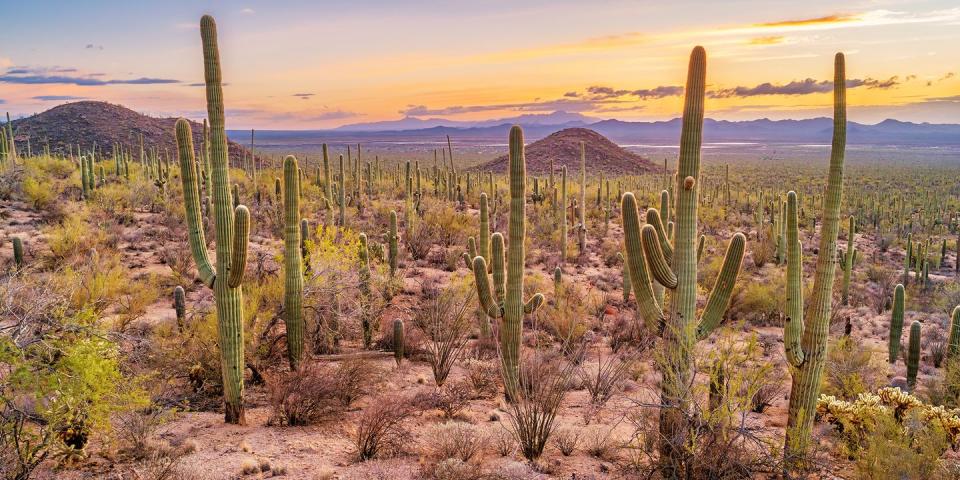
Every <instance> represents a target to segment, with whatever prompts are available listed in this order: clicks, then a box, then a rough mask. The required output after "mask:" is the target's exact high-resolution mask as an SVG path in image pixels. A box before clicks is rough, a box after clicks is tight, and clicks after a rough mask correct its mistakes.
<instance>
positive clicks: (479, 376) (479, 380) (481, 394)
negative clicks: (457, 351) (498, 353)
mask: <svg viewBox="0 0 960 480" xmlns="http://www.w3.org/2000/svg"><path fill="white" fill-rule="evenodd" d="M463 366H464V368H465V369H466V371H467V381H468V382H470V386H471V387H473V392H474V395H475V396H476V397H477V398H487V397H492V396H494V395H496V394H497V392H498V391H499V389H500V367H499V365H497V364H496V363H494V362H490V361H484V360H477V359H468V360H467V361H465V362H464V364H463Z"/></svg>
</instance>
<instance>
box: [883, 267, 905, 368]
mask: <svg viewBox="0 0 960 480" xmlns="http://www.w3.org/2000/svg"><path fill="white" fill-rule="evenodd" d="M903 290H904V289H903V284H897V286H896V288H894V289H893V311H892V312H891V315H890V339H889V343H888V345H887V353H888V356H887V361H889V362H890V364H891V365H892V364H894V363H897V354H899V353H900V337H901V336H902V335H903V301H904V298H903V293H904V291H903Z"/></svg>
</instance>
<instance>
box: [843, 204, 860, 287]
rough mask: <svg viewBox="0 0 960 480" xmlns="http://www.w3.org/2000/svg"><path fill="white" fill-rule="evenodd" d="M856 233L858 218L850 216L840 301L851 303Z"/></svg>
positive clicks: (855, 256)
mask: <svg viewBox="0 0 960 480" xmlns="http://www.w3.org/2000/svg"><path fill="white" fill-rule="evenodd" d="M855 233H856V219H854V217H853V216H852V215H851V216H850V228H849V230H847V251H846V253H845V254H844V255H843V285H842V290H841V293H840V302H841V303H843V304H844V305H849V304H850V274H851V273H852V272H853V262H854V261H855V260H856V258H857V249H856V247H854V246H853V236H854V234H855Z"/></svg>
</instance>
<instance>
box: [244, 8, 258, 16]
mask: <svg viewBox="0 0 960 480" xmlns="http://www.w3.org/2000/svg"><path fill="white" fill-rule="evenodd" d="M240 13H242V14H244V15H253V14H254V13H257V12H256V11H255V10H254V9H252V8H244V9H242V10H240Z"/></svg>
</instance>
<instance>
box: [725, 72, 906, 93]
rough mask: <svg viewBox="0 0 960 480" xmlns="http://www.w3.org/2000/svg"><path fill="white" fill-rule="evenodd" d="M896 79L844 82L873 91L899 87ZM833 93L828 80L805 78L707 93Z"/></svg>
mask: <svg viewBox="0 0 960 480" xmlns="http://www.w3.org/2000/svg"><path fill="white" fill-rule="evenodd" d="M899 84H900V82H899V79H898V77H890V78H888V79H886V80H876V79H873V78H864V79H858V78H851V79H848V80H847V82H846V85H847V88H857V87H867V88H871V89H873V88H875V89H888V88H893V87H895V86H897V85H899ZM831 91H833V82H832V81H830V80H820V81H817V80H814V79H812V78H807V79H804V80H794V81H792V82H789V83H786V84H783V85H776V84H773V83H769V82H766V83H761V84H759V85H757V86H754V87H731V88H722V89H719V90H712V91H709V92H707V96H709V97H710V98H732V97H756V96H763V95H810V94H815V93H827V92H831Z"/></svg>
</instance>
